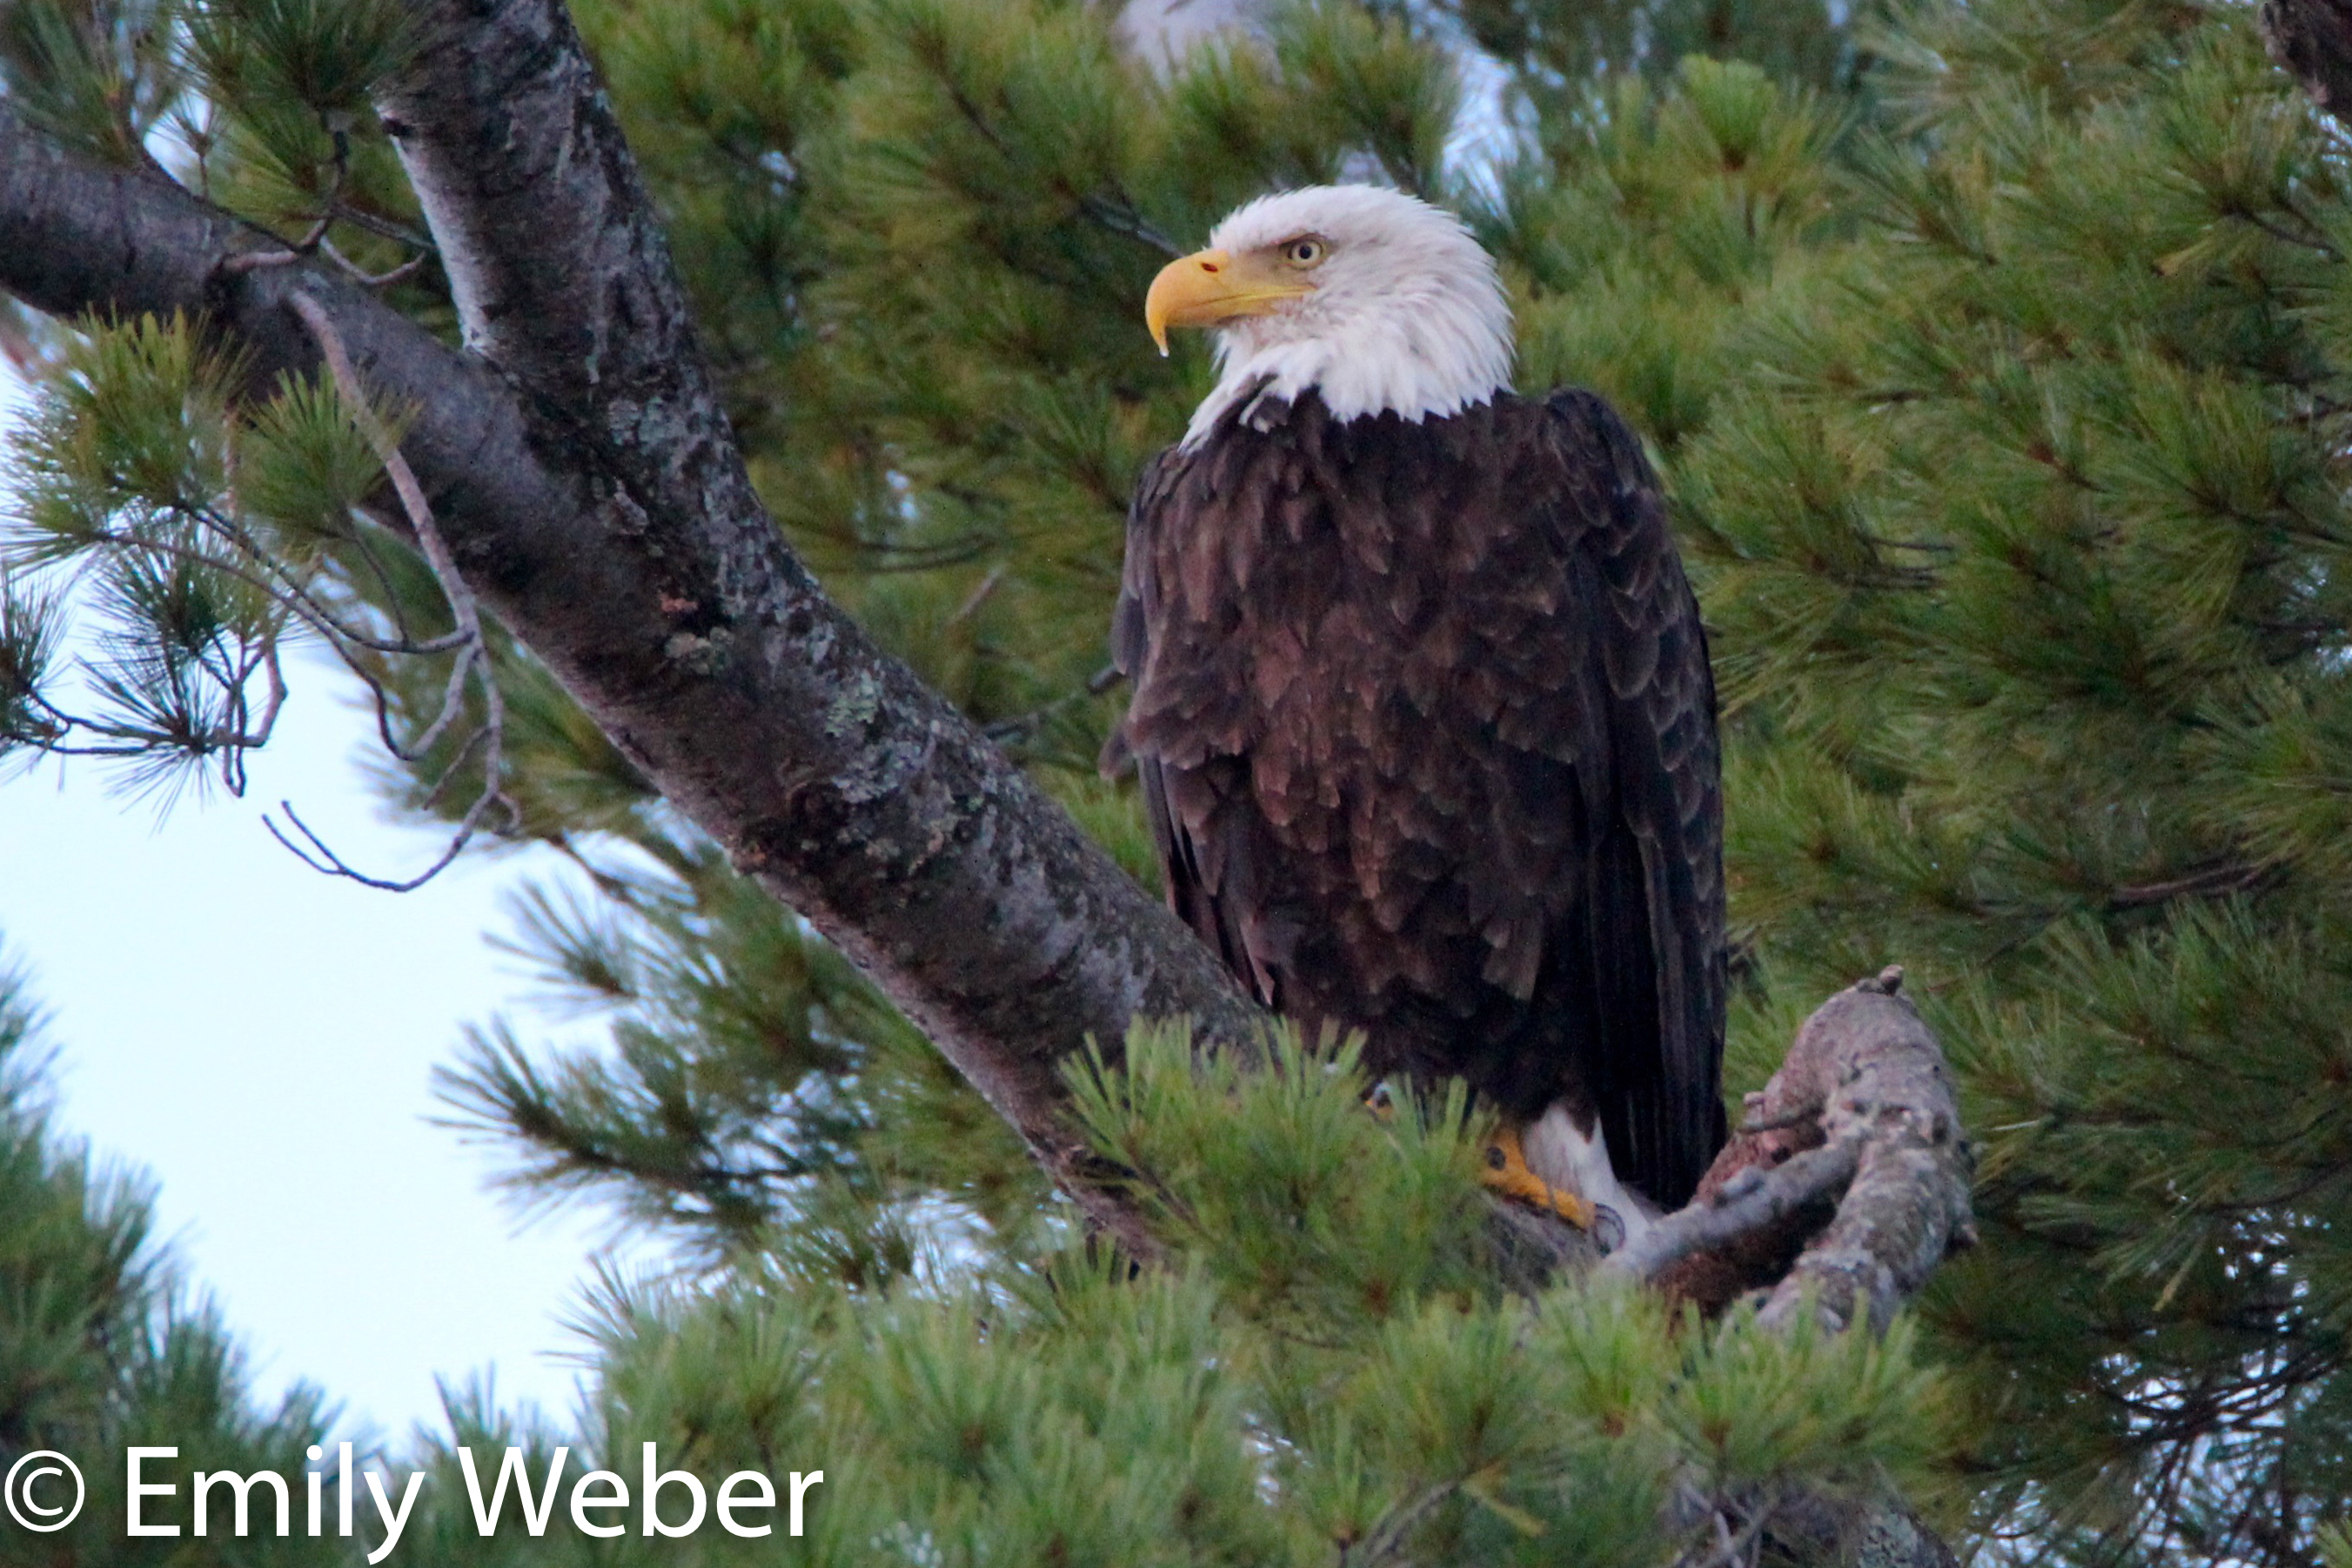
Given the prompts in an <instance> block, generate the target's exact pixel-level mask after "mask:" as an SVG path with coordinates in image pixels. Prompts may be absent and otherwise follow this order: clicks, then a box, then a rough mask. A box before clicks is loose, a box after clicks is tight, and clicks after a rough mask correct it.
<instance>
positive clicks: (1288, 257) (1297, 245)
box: [1282, 238, 1323, 267]
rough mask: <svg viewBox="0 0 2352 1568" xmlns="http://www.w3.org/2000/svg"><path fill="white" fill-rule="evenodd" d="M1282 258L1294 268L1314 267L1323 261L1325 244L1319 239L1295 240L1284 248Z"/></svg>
mask: <svg viewBox="0 0 2352 1568" xmlns="http://www.w3.org/2000/svg"><path fill="white" fill-rule="evenodd" d="M1282 258H1283V259H1284V260H1285V261H1287V262H1289V263H1290V264H1291V265H1292V266H1293V267H1312V266H1314V265H1315V264H1316V263H1317V262H1318V261H1320V260H1322V259H1323V242H1322V241H1321V240H1319V239H1305V238H1300V239H1294V240H1291V241H1288V242H1287V243H1286V244H1285V245H1284V246H1283V247H1282Z"/></svg>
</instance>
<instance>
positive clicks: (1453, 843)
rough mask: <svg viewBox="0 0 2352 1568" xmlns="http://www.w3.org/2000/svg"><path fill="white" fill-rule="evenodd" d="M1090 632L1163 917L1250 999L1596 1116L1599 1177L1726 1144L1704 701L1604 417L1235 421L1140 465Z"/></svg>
mask: <svg viewBox="0 0 2352 1568" xmlns="http://www.w3.org/2000/svg"><path fill="white" fill-rule="evenodd" d="M1113 649H1114V656H1115V658H1116V659H1117V661H1118V665H1119V667H1120V668H1122V669H1123V670H1125V671H1126V672H1127V674H1128V675H1129V677H1130V678H1131V679H1132V680H1133V682H1134V695H1133V701H1132V704H1131V706H1130V709H1129V714H1128V718H1127V721H1126V723H1125V725H1124V726H1123V728H1122V731H1121V733H1120V736H1119V738H1118V741H1116V742H1114V751H1115V752H1125V753H1131V755H1132V757H1133V760H1134V762H1135V763H1136V765H1137V767H1138V768H1139V773H1140V774H1141V779H1142V784H1143V789H1144V795H1145V798H1146V801H1147V804H1148V807H1149V810H1150V816H1151V819H1152V823H1153V826H1154V828H1155V831H1156V832H1157V834H1158V835H1159V839H1160V854H1161V859H1162V864H1163V866H1164V867H1165V869H1166V872H1167V879H1168V892H1169V899H1170V901H1171V904H1172V905H1173V906H1174V908H1175V910H1176V912H1177V913H1178V914H1179V915H1180V916H1181V917H1182V918H1183V920H1184V921H1186V922H1187V923H1188V924H1189V925H1191V926H1192V929H1193V930H1194V931H1197V932H1198V933H1200V935H1201V936H1202V939H1203V940H1205V941H1206V942H1209V943H1210V944H1211V946H1213V948H1215V949H1216V951H1217V952H1219V953H1221V954H1222V955H1223V958H1224V961H1225V963H1227V964H1228V965H1230V966H1231V967H1232V968H1233V970H1234V973H1236V974H1238V975H1240V976H1241V977H1242V979H1243V980H1244V983H1246V984H1249V985H1251V986H1252V987H1253V988H1254V989H1255V992H1256V994H1258V996H1259V997H1260V999H1261V1000H1263V1001H1264V1002H1265V1003H1266V1004H1267V1005H1270V1006H1272V1007H1275V1008H1277V1009H1279V1010H1280V1011H1282V1012H1283V1013H1284V1014H1286V1015H1287V1016H1291V1017H1294V1018H1297V1019H1300V1020H1302V1021H1305V1022H1307V1023H1310V1024H1319V1023H1327V1022H1328V1023H1338V1024H1340V1025H1344V1026H1349V1027H1353V1028H1360V1029H1362V1030H1363V1031H1364V1032H1365V1033H1366V1036H1367V1037H1368V1041H1369V1044H1368V1053H1369V1058H1370V1067H1371V1068H1372V1069H1373V1070H1374V1071H1375V1072H1376V1073H1379V1074H1383V1075H1388V1074H1397V1073H1404V1074H1409V1075H1411V1076H1412V1077H1413V1078H1415V1079H1420V1080H1423V1081H1427V1080H1430V1079H1435V1078H1438V1077H1441V1076H1444V1075H1459V1076H1461V1077H1463V1078H1465V1079H1467V1080H1468V1081H1469V1083H1470V1085H1471V1086H1472V1088H1473V1089H1475V1090H1477V1091H1478V1092H1479V1093H1480V1094H1482V1095H1484V1096H1486V1098H1487V1099H1489V1100H1492V1101H1494V1102H1496V1104H1498V1105H1499V1106H1500V1107H1501V1108H1502V1109H1503V1110H1506V1111H1507V1112H1509V1113H1512V1114H1515V1115H1517V1116H1519V1117H1523V1118H1530V1119H1531V1118H1534V1117H1536V1116H1538V1115H1540V1114H1541V1113H1542V1112H1543V1110H1545V1108H1546V1107H1548V1106H1549V1105H1550V1104H1551V1103H1553V1102H1554V1101H1556V1100H1568V1101H1569V1102H1570V1104H1571V1105H1572V1106H1576V1107H1579V1108H1581V1109H1582V1110H1586V1111H1596V1112H1597V1113H1598V1116H1599V1120H1600V1122H1601V1127H1602V1129H1603V1131H1605V1133H1606V1136H1607V1139H1608V1146H1609V1150H1610V1152H1611V1156H1612V1164H1613V1165H1614V1167H1615V1169H1616V1171H1617V1173H1618V1174H1619V1175H1620V1176H1621V1177H1622V1179H1624V1180H1626V1181H1629V1182H1631V1183H1633V1184H1635V1185H1636V1186H1639V1187H1640V1188H1642V1189H1643V1191H1644V1192H1645V1193H1646V1194H1648V1195H1649V1196H1650V1197H1652V1198H1653V1199H1654V1200H1655V1201H1658V1202H1660V1203H1663V1204H1666V1205H1679V1204H1680V1203H1682V1202H1683V1201H1685V1199H1686V1198H1687V1197H1688V1196H1689V1194H1690V1191H1691V1189H1692V1187H1693V1186H1694V1185H1695V1184H1696V1182H1697V1179H1698V1177H1699V1175H1700V1173H1702V1172H1703V1171H1704V1170H1705V1168H1706V1163H1707V1161H1708V1159H1709V1158H1710V1157H1711V1156H1712V1155H1713V1153H1714V1152H1715V1151H1716V1149H1717V1147H1718V1146H1719V1145H1720V1144H1721V1142H1722V1141H1723V1137H1724V1118H1723V1110H1722V1100H1721V1091H1720V1070H1721V1069H1720V1058H1721V1053H1722V1038H1723V990H1724V968H1723V923H1724V914H1723V880H1722V870H1721V857H1722V808H1721V795H1720V784H1719V767H1718V763H1717V750H1716V732H1715V693H1714V686H1713V681H1712V679H1711V678H1710V676H1709V674H1708V669H1707V661H1706V642H1705V637H1704V633H1703V631H1702V629H1701V627H1700V625H1699V618H1698V609H1697V605H1696V603H1695V602H1694V600H1693V598H1692V596H1691V592H1690V588H1689V585H1688V584H1687V583H1686V581H1685V578H1684V576H1683V572H1682V567H1681V564H1680V563H1679V562H1678V561H1677V560H1676V558H1675V551H1674V545H1673V542H1672V541H1671V539H1670V538H1669V537H1668V533H1667V529H1666V521H1665V515H1664V507H1663V505H1662V502H1661V500H1660V498H1659V494H1658V489H1657V486H1656V482H1655V480H1654V477H1653V476H1652V474H1651V472H1650V469H1649V467H1648V465H1647V463H1646V462H1645V461H1644V460H1643V457H1642V453H1641V449H1640V447H1639V445H1638V443H1637V442H1636V441H1635V439H1634V438H1633V436H1632V434H1631V433H1630V432H1629V431H1627V430H1626V428H1625V427H1624V426H1623V425H1622V423H1620V421H1619V420H1618V419H1617V417H1616V416H1615V415H1614V414H1612V412H1611V411H1610V410H1609V408H1608V407H1607V406H1606V405H1604V404H1602V403H1601V401H1600V400H1599V399H1598V398H1596V397H1593V396H1591V395H1589V394H1584V393H1577V392H1562V393H1556V394H1554V395H1552V396H1551V397H1550V398H1549V399H1548V400H1546V401H1544V402H1541V403H1528V402H1522V401H1520V400H1518V399H1516V398H1513V397H1511V396H1509V395H1502V396H1498V397H1497V398H1496V399H1495V400H1494V401H1493V402H1491V403H1487V404H1484V405H1479V406H1476V407H1474V408H1472V409H1469V410H1467V411H1465V412H1464V413H1461V414H1458V415H1454V416H1448V417H1443V418H1432V419H1429V420H1426V421H1424V422H1420V423H1414V422H1411V421H1407V420H1405V419H1402V418H1401V417H1399V416H1396V415H1394V414H1381V415H1376V416H1367V417H1363V418H1359V419H1355V420H1350V421H1347V422H1344V423H1343V422H1340V421H1337V420H1334V419H1333V418H1332V417H1331V416H1329V415H1328V412H1327V411H1326V410H1325V408H1324V406H1323V405H1322V403H1321V402H1320V400H1319V399H1318V398H1317V397H1316V396H1315V395H1313V394H1311V393H1310V394H1308V395H1307V396H1306V397H1305V398H1304V399H1303V400H1301V401H1300V402H1299V403H1297V405H1284V404H1279V403H1275V404H1271V405H1269V404H1268V403H1267V401H1266V400H1265V399H1263V398H1261V399H1260V400H1258V402H1257V403H1255V404H1252V405H1245V406H1244V407H1242V408H1240V409H1238V410H1237V411H1236V412H1235V413H1234V414H1230V415H1228V416H1225V417H1224V418H1223V420H1222V421H1221V422H1220V423H1219V425H1218V426H1217V427H1216V428H1215V429H1214V430H1213V432H1212V433H1211V434H1210V435H1209V436H1207V437H1205V438H1204V439H1203V440H1202V441H1201V442H1200V443H1199V444H1198V445H1197V446H1196V447H1193V448H1192V449H1190V450H1184V449H1171V450H1170V451H1169V452H1167V453H1165V454H1163V455H1162V456H1161V457H1160V458H1159V459H1158V460H1157V461H1156V462H1155V463H1154V464H1153V465H1152V467H1151V468H1150V470H1149V471H1148V472H1147V473H1146V474H1145V476H1144V479H1143V482H1142V484H1141V486H1140V487H1139V490H1138V493H1137V497H1136V501H1135V506H1134V510H1133V512H1132V514H1131V517H1130V520H1129V532H1128V545H1127V566H1126V573H1125V581H1124V585H1123V592H1122V595H1121V600H1120V604H1119V607H1118V618H1117V620H1116V623H1115V625H1114V628H1113ZM1581 1119H1582V1118H1580V1120H1581Z"/></svg>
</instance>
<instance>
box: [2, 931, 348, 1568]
mask: <svg viewBox="0 0 2352 1568" xmlns="http://www.w3.org/2000/svg"><path fill="white" fill-rule="evenodd" d="M48 1068H49V1058H48V1055H47V1047H45V1046H44V1044H43V1038H42V1029H41V1024H40V1018H39V1016H38V1012H37V1009H36V1008H35V1006H34V1005H33V1004H32V1002H31V999H30V994H29V990H28V987H27V984H26V981H25V979H24V977H23V976H22V975H21V974H20V973H17V972H16V970H14V969H13V968H10V969H8V970H5V971H0V1457H5V1458H7V1459H8V1460H9V1461H11V1462H13V1461H14V1460H15V1458H16V1457H17V1456H19V1455H22V1454H26V1453H29V1452H33V1451H36V1450H39V1449H51V1450H55V1451H58V1452H61V1453H65V1454H68V1455H69V1456H73V1457H75V1458H77V1459H78V1461H79V1464H80V1467H81V1470H82V1476H83V1480H84V1484H85V1485H86V1487H87V1488H88V1496H87V1500H86V1501H85V1503H84V1506H83V1510H82V1513H81V1515H80V1517H79V1519H78V1520H76V1521H74V1522H73V1523H72V1524H70V1525H68V1527H67V1528H66V1529H65V1530H63V1531H58V1532H57V1533H55V1534H51V1535H47V1536H41V1537H36V1536H34V1535H32V1534H30V1533H29V1532H25V1533H17V1532H16V1530H15V1527H14V1526H13V1525H12V1526H10V1527H9V1530H10V1534H9V1536H8V1537H6V1538H5V1542H6V1544H5V1546H0V1552H5V1553H7V1556H6V1560H7V1561H9V1562H12V1563H33V1562H40V1563H107V1564H110V1565H118V1564H119V1565H121V1568H140V1565H142V1564H148V1563H155V1564H161V1563H173V1564H186V1565H188V1568H297V1565H309V1564H321V1565H323V1564H326V1563H341V1562H343V1561H345V1560H346V1559H345V1558H344V1556H343V1554H342V1553H341V1552H340V1551H339V1550H336V1549H335V1548H333V1547H332V1546H331V1545H327V1544H326V1543H322V1542H313V1541H310V1540H307V1539H300V1538H297V1539H294V1540H287V1541H281V1540H279V1539H278V1537H277V1536H276V1535H274V1534H268V1533H264V1534H259V1535H256V1536H253V1537H250V1538H248V1539H246V1540H242V1541H240V1540H237V1539H236V1538H234V1537H231V1536H228V1535H227V1534H226V1531H220V1532H215V1533H214V1534H210V1535H208V1536H207V1537H206V1539H205V1540H204V1541H202V1542H193V1541H172V1540H165V1539H161V1538H154V1537H149V1538H144V1539H139V1540H132V1539H131V1538H128V1537H125V1536H124V1535H123V1534H122V1531H121V1521H122V1520H123V1518H124V1513H123V1506H124V1502H125V1494H124V1490H123V1488H124V1484H125V1481H124V1465H123V1450H124V1448H125V1447H128V1446H130V1445H131V1444H155V1443H162V1442H166V1441H168V1442H169V1443H170V1444H173V1445H176V1446H177V1447H179V1449H180V1453H179V1455H178V1457H177V1458H171V1459H163V1458H156V1459H151V1460H148V1461H146V1462H145V1464H144V1465H143V1466H142V1476H143V1477H144V1479H147V1480H148V1481H150V1482H152V1483H154V1484H158V1485H161V1484H171V1485H174V1486H176V1487H177V1488H178V1489H179V1492H180V1495H181V1497H182V1498H183V1499H184V1498H185V1497H186V1496H187V1492H188V1488H189V1480H190V1478H191V1476H193V1475H194V1472H195V1471H197V1470H233V1471H236V1472H237V1473H239V1474H245V1473H247V1472H250V1471H253V1470H257V1469H263V1468H269V1469H275V1470H277V1471H278V1472H279V1473H280V1474H282V1475H285V1476H287V1477H289V1479H290V1480H289V1484H291V1485H293V1486H295V1487H296V1488H297V1489H298V1491H297V1503H296V1506H297V1508H298V1509H299V1506H300V1504H299V1476H300V1472H301V1468H302V1464H303V1450H304V1448H306V1447H308V1446H309V1445H310V1444H312V1443H316V1442H319V1441H320V1440H321V1439H322V1437H323V1436H324V1433H325V1431H326V1424H327V1419H328V1416H329V1412H328V1411H327V1410H326V1409H325V1408H324V1406H323V1405H322V1403H321V1401H320V1396H319V1395H318V1394H317V1393H316V1392H315V1391H313V1390H310V1389H308V1388H303V1387H297V1388H295V1389H294V1390H293V1391H291V1392H290V1393H289V1394H286V1395H285V1396H284V1397H283V1398H282V1399H281V1400H280V1401H279V1402H278V1404H277V1405H274V1406H266V1405H262V1404H260V1403H259V1402H257V1400H256V1399H255V1398H254V1397H253V1395H252V1394H251V1391H250V1389H249V1387H248V1386H247V1381H246V1378H245V1373H244V1369H243V1358H242V1353H241V1352H240V1351H239V1350H238V1349H237V1347H236V1344H235V1342H233V1341H232V1340H230V1339H229V1337H228V1336H227V1334H226V1331H225V1330H224V1329H223V1327H222V1325H221V1323H220V1321H219V1319H218V1317H217V1315H216V1314H215V1312H214V1311H213V1310H212V1309H211V1308H210V1307H209V1306H208V1305H206V1304H205V1302H204V1301H202V1300H200V1299H199V1298H197V1297H195V1296H194V1294H193V1293H192V1292H191V1291H190V1290H189V1289H188V1288H187V1287H186V1285H184V1283H183V1282H182V1280H181V1279H180V1278H179V1275H178V1269H177V1266H176V1264H175V1262H174V1260H173V1258H172V1257H171V1256H170V1254H169V1253H168V1252H167V1251H166V1250H165V1249H164V1248H163V1247H161V1246H159V1245H158V1244H157V1243H156V1241H155V1240H154V1238H153V1235H152V1230H153V1221H152V1208H151V1205H152V1194H151V1193H150V1190H149V1188H148V1187H147V1185H146V1184H145V1183H144V1182H143V1181H142V1180H141V1179H139V1178H137V1177H136V1176H133V1175H131V1174H130V1173H126V1172H123V1171H120V1170H110V1169H108V1168H107V1167H105V1166H103V1165H100V1164H99V1163H96V1162H95V1161H93V1159H92V1158H91V1156H90V1154H89V1151H88V1150H87V1149H85V1148H83V1147H82V1146H80V1145H79V1144H78V1143H75V1142H72V1141H70V1140H68V1139H67V1138H65V1137H63V1136H62V1135H60V1134H59V1133H58V1131H57V1130H56V1129H55V1128H54V1126H53V1125H52V1124H51V1112H50V1110H49V1107H48V1104H47V1076H48ZM158 1433H165V1434H169V1437H168V1439H166V1438H159V1437H157V1436H154V1435H155V1434H158ZM42 1495H43V1497H44V1499H45V1500H47V1502H48V1504H49V1506H53V1507H54V1506H61V1505H63V1504H64V1503H66V1502H67V1501H68V1497H67V1496H66V1495H65V1494H63V1493H62V1492H59V1493H57V1494H54V1495H53V1494H47V1493H44V1494H42ZM216 1495H220V1494H216ZM35 1542H38V1545H37V1546H36V1545H35V1544H34V1543H35ZM322 1547H323V1548H324V1549H322Z"/></svg>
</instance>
